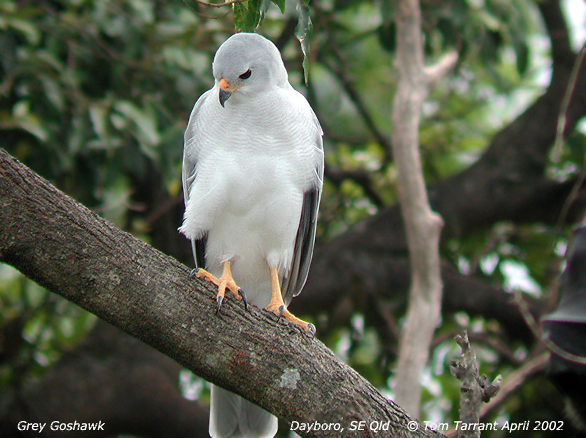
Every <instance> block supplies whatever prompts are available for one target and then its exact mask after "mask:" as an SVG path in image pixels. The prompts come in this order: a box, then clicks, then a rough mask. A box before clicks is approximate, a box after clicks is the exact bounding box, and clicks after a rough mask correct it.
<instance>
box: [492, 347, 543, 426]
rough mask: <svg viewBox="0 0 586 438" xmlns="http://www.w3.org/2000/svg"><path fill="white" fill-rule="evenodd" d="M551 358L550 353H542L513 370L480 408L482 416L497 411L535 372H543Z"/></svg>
mask: <svg viewBox="0 0 586 438" xmlns="http://www.w3.org/2000/svg"><path fill="white" fill-rule="evenodd" d="M548 360H549V354H548V353H541V354H540V355H539V356H537V357H535V358H533V359H531V360H528V361H526V362H525V363H524V364H523V366H521V367H520V368H519V369H517V370H515V371H514V372H512V373H511V374H510V375H509V376H507V378H506V379H505V380H504V381H503V383H502V385H501V389H500V391H499V393H498V394H497V395H496V396H495V397H494V398H493V399H492V400H490V402H488V403H487V404H484V405H482V408H481V409H480V418H486V417H487V416H489V415H490V414H491V413H493V412H495V410H496V409H498V408H499V407H500V406H501V405H502V404H503V403H504V402H505V401H507V399H508V398H509V397H510V396H511V395H512V394H514V393H515V392H516V391H517V390H518V389H519V388H521V387H522V386H523V385H524V384H525V383H526V382H527V380H529V379H530V378H531V377H533V376H534V375H535V374H537V373H539V372H542V371H543V370H544V369H545V366H546V365H547V362H548Z"/></svg>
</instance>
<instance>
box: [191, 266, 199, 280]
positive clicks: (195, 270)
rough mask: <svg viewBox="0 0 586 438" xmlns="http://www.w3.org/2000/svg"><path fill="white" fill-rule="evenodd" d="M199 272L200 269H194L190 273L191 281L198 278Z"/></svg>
mask: <svg viewBox="0 0 586 438" xmlns="http://www.w3.org/2000/svg"><path fill="white" fill-rule="evenodd" d="M198 272H199V268H194V269H192V270H191V271H190V272H189V279H190V280H193V279H194V278H196V277H197V273H198Z"/></svg>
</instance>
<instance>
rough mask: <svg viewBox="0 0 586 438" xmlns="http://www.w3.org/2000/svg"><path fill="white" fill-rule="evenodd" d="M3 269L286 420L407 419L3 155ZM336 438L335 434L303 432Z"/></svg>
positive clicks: (340, 367)
mask: <svg viewBox="0 0 586 438" xmlns="http://www.w3.org/2000/svg"><path fill="white" fill-rule="evenodd" d="M0 208H1V210H2V215H1V216H0V260H1V261H3V262H5V263H8V264H11V265H13V266H14V267H16V268H17V269H19V270H20V271H21V272H22V273H24V274H25V275H26V276H27V277H29V278H31V279H33V280H35V281H36V282H37V283H39V284H40V285H42V286H44V287H45V288H47V289H48V290H50V291H53V292H55V293H58V294H60V295H62V296H63V297H65V298H67V299H68V300H70V301H72V302H74V303H76V304H78V305H79V306H81V307H83V308H84V309H86V310H88V311H90V312H92V313H94V314H96V315H97V316H99V317H100V318H102V319H104V320H105V321H108V322H110V323H111V324H113V325H114V326H116V327H118V328H120V329H122V330H124V331H125V332H127V333H129V334H131V335H133V336H135V337H137V338H139V339H141V340H142V341H144V342H146V343H147V344H149V345H151V346H153V347H155V348H156V349H157V350H159V351H161V352H163V353H164V354H166V355H168V356H169V357H171V358H173V359H175V360H176V361H177V362H178V363H180V364H182V365H184V366H186V367H187V368H189V369H190V370H192V371H193V372H195V373H196V374H198V375H200V376H202V377H203V378H205V379H206V380H208V381H210V382H212V383H215V384H217V385H220V386H222V387H225V388H227V389H229V390H230V391H233V392H235V393H237V394H240V395H242V396H244V397H246V398H248V399H249V400H251V401H253V402H255V403H257V404H259V405H260V406H262V407H263V408H265V409H267V410H269V411H271V412H273V413H274V414H276V415H278V416H280V417H282V418H285V419H286V420H287V421H289V422H292V421H298V422H300V423H306V424H310V423H312V424H313V423H314V422H319V423H339V424H340V427H343V428H345V432H344V436H374V435H375V433H374V432H372V431H370V430H366V431H361V432H351V431H350V430H349V427H350V422H351V421H366V422H368V423H370V422H372V421H380V422H389V425H390V427H391V433H392V435H393V436H432V435H433V434H432V433H431V432H429V431H425V430H423V429H419V430H418V431H416V432H411V431H408V430H407V427H406V426H407V423H408V422H409V421H410V419H409V416H408V415H407V414H406V413H405V412H404V411H403V410H402V409H401V408H400V407H399V406H397V405H396V404H394V403H393V402H392V401H390V400H387V399H386V398H385V397H383V396H382V395H381V394H380V393H379V392H378V391H377V390H376V389H375V388H374V387H373V386H372V385H371V384H370V383H368V382H367V381H365V380H364V379H363V378H362V377H360V375H358V374H357V373H356V372H355V371H354V370H352V369H351V368H350V367H348V366H347V365H346V364H344V363H343V362H342V361H341V360H339V359H338V358H337V357H336V356H335V355H334V354H333V353H332V352H331V351H330V350H328V349H327V348H326V347H325V346H324V345H323V344H322V343H321V342H319V341H318V340H317V339H311V338H309V337H308V336H306V335H305V334H304V333H301V332H300V331H299V329H298V328H297V327H296V326H294V325H292V324H290V323H288V322H285V321H277V320H276V318H273V317H272V316H271V314H269V313H267V312H265V311H263V310H261V309H258V308H256V307H254V306H250V310H249V311H248V312H246V311H244V309H243V306H242V304H241V303H238V302H235V301H234V300H227V301H226V302H225V304H224V306H223V307H222V311H221V313H220V314H219V315H216V314H215V312H214V309H215V306H214V302H215V301H214V297H215V293H214V291H213V289H212V288H211V287H210V286H209V285H208V284H206V283H204V282H202V281H199V280H191V279H190V278H189V269H188V268H187V267H185V266H183V265H181V264H180V263H178V262H177V261H176V260H175V259H173V258H171V257H169V256H166V255H164V254H162V253H160V252H159V251H157V250H155V249H154V248H152V247H150V246H149V245H147V244H146V243H144V242H141V241H139V240H137V239H135V238H134V237H132V236H131V235H130V234H128V233H125V232H123V231H121V230H118V229H117V228H115V227H113V226H112V225H111V224H109V223H107V222H106V221H104V220H103V219H101V218H100V217H99V216H97V215H96V214H94V213H92V212H91V211H89V210H87V209H86V208H84V207H83V206H81V205H80V204H78V203H76V202H75V201H74V200H72V199H71V198H69V197H67V196H66V195H64V194H63V193H61V192H59V191H58V190H57V189H56V188H54V187H53V186H51V185H50V184H49V183H48V182H47V181H45V180H43V179H42V178H40V177H39V176H37V175H36V174H34V173H33V172H32V171H30V170H29V169H28V168H26V167H25V166H23V165H22V164H20V163H19V162H18V161H17V160H16V159H14V158H12V157H11V156H10V155H8V154H7V153H6V152H5V151H3V150H0ZM302 435H303V436H307V437H338V436H340V432H339V431H336V430H333V431H332V430H331V429H330V430H325V431H324V430H319V431H311V432H307V433H302Z"/></svg>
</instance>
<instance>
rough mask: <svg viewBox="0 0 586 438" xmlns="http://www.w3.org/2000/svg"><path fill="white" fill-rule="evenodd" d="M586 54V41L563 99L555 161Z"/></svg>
mask: <svg viewBox="0 0 586 438" xmlns="http://www.w3.org/2000/svg"><path fill="white" fill-rule="evenodd" d="M585 54H586V43H584V45H583V46H582V49H581V50H580V53H579V54H578V57H577V58H576V62H575V63H574V66H573V67H572V73H571V74H570V79H569V81H568V87H567V88H566V92H565V94H564V99H563V100H562V105H561V107H560V114H559V116H558V122H557V128H556V135H555V143H554V146H553V151H552V154H551V159H552V161H554V162H556V163H557V162H559V161H560V159H561V155H562V149H563V147H564V131H565V129H566V120H567V114H568V108H569V107H570V100H571V99H572V95H573V94H574V88H575V87H576V82H577V81H578V72H579V71H580V67H581V66H582V61H583V60H584V55H585Z"/></svg>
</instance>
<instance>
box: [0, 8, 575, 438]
mask: <svg viewBox="0 0 586 438" xmlns="http://www.w3.org/2000/svg"><path fill="white" fill-rule="evenodd" d="M252 3H253V2H250V4H249V5H248V6H249V7H252ZM296 5H297V4H296V2H295V1H287V3H286V8H285V12H284V13H282V12H281V11H280V10H279V8H278V7H277V6H275V5H271V6H270V7H269V8H268V10H267V12H266V14H265V18H264V21H263V22H262V24H261V26H260V27H259V29H258V30H257V31H258V32H259V33H261V34H263V35H265V36H267V37H269V38H270V39H271V40H272V41H274V42H275V43H276V44H277V46H278V47H279V49H280V50H281V52H282V54H283V58H284V60H285V64H286V66H287V69H288V71H289V79H290V82H291V83H292V85H293V86H294V87H295V88H296V89H298V90H299V91H301V92H302V93H303V94H304V95H306V96H307V98H308V100H309V101H310V103H311V104H312V106H313V108H314V110H315V112H316V114H317V116H318V118H319V119H320V122H321V124H322V127H323V129H324V131H325V150H326V177H325V187H324V193H323V196H322V204H321V210H320V218H319V229H318V240H317V244H316V252H315V254H314V262H313V265H312V270H311V272H310V277H309V280H308V283H307V285H306V288H305V290H304V292H303V294H302V295H300V296H299V297H298V298H297V299H296V300H294V301H293V304H292V306H291V309H292V311H293V312H294V313H295V314H297V315H298V316H300V317H303V318H304V319H306V320H310V321H312V322H313V323H314V324H315V325H316V327H317V330H318V331H317V333H318V335H317V336H318V338H319V339H320V340H322V341H323V342H325V343H326V344H327V345H328V346H329V347H330V348H331V349H332V350H333V351H334V352H335V353H336V354H337V355H338V356H340V357H341V358H343V359H344V360H345V361H347V362H348V363H349V364H350V365H351V366H352V367H353V368H355V369H356V370H357V371H358V372H360V373H361V374H362V375H363V376H364V377H365V378H367V379H368V380H369V381H370V382H372V383H373V384H374V385H375V386H377V387H378V388H379V389H380V390H381V391H382V392H383V393H384V394H385V395H387V396H388V397H391V398H392V396H393V387H394V365H395V360H396V352H397V345H398V337H399V335H400V330H401V324H402V320H403V316H404V312H405V308H406V296H407V291H408V287H409V259H408V254H407V246H406V242H405V239H404V231H403V224H402V219H401V215H400V208H399V206H398V205H397V204H396V202H397V199H398V194H397V184H396V167H395V165H394V163H393V157H392V153H391V147H390V135H391V132H392V126H391V108H392V100H393V96H394V91H395V81H396V68H395V66H394V59H395V52H394V50H395V24H394V15H395V11H394V9H393V5H392V2H371V1H367V0H325V1H319V2H318V1H313V2H311V3H310V12H311V19H312V21H313V32H312V34H311V39H310V46H311V51H310V52H309V56H308V63H307V65H308V67H309V70H308V71H309V82H308V84H306V83H305V81H304V72H303V68H302V62H303V53H302V51H301V48H300V45H299V42H298V40H297V39H296V38H295V27H296V25H297V20H298V11H297V10H296ZM421 8H422V14H423V32H424V36H425V53H426V56H427V62H428V63H430V64H431V63H433V62H434V61H437V60H439V59H440V58H441V56H442V55H444V54H445V53H447V52H448V51H456V52H457V53H458V56H459V60H458V64H457V66H456V68H455V69H454V70H453V71H452V72H450V73H449V74H448V75H447V76H446V77H445V78H443V80H441V81H440V82H439V83H438V84H437V86H436V87H435V88H434V90H433V91H432V93H431V95H430V96H429V98H428V99H427V101H426V103H425V105H424V113H423V117H422V121H421V130H420V147H421V158H422V161H423V166H424V171H425V176H426V182H427V184H428V187H429V194H430V199H431V202H432V206H433V208H434V209H435V210H436V211H438V212H439V213H440V214H441V215H442V217H443V219H444V221H445V227H444V230H443V234H442V242H441V255H442V258H443V265H442V267H443V277H444V285H445V289H444V301H443V312H442V321H441V326H439V327H438V330H437V332H436V336H435V340H434V343H433V345H432V349H433V350H432V352H431V361H430V363H429V364H428V366H427V368H426V372H425V374H424V376H422V379H421V384H422V387H423V399H422V400H423V401H422V403H423V404H422V409H421V418H420V419H421V420H427V421H434V422H440V421H441V422H452V421H453V420H457V419H458V406H459V405H458V403H459V382H458V381H457V380H456V379H454V378H453V377H452V376H451V374H450V373H449V364H450V361H451V360H453V359H454V358H456V357H457V355H458V354H459V351H460V349H459V347H458V346H457V345H456V344H455V342H453V336H454V335H455V334H457V333H459V332H461V331H462V330H463V329H467V330H468V332H469V336H470V340H471V342H472V344H473V346H474V347H475V349H476V352H477V355H478V359H479V361H480V364H481V373H486V374H488V375H489V376H490V377H492V378H494V377H496V375H497V374H502V375H503V378H504V384H505V387H504V389H505V390H504V391H503V396H502V397H500V398H498V399H497V400H494V401H493V403H492V404H491V405H489V406H488V407H487V408H486V409H485V411H484V412H483V415H484V416H483V419H482V421H486V422H489V421H501V422H504V421H507V420H508V421H515V422H522V421H526V420H541V421H544V420H545V421H550V420H551V421H565V423H564V429H563V430H564V432H563V434H564V435H563V436H569V437H571V436H583V435H580V434H581V432H579V428H580V423H581V424H582V427H583V426H584V424H585V421H584V416H586V415H585V413H586V407H585V405H582V406H581V408H580V405H579V404H578V405H576V403H574V405H573V406H574V408H571V409H570V410H568V409H567V406H569V405H568V404H567V403H566V402H565V401H564V396H563V395H562V394H561V393H560V392H559V391H558V390H557V389H556V387H555V386H554V385H553V384H552V383H551V382H550V380H549V379H548V378H547V375H546V370H547V361H548V356H547V350H546V348H545V347H544V346H543V345H542V344H541V343H540V342H538V341H537V340H536V338H535V336H534V334H533V333H532V332H531V331H530V330H529V329H528V328H527V325H526V323H525V321H524V319H523V316H522V315H521V313H520V312H519V309H518V306H517V305H516V304H515V302H514V297H513V292H514V291H518V292H519V291H520V292H521V294H522V297H523V300H524V302H525V303H527V304H528V306H529V308H530V309H531V312H532V313H533V315H534V316H535V318H540V317H541V316H543V315H546V314H548V313H550V312H552V311H553V310H554V309H555V308H556V306H557V303H558V301H559V295H560V288H559V276H560V273H561V272H562V270H563V268H564V254H565V252H566V247H567V245H568V240H569V238H570V235H571V230H572V229H573V228H574V227H575V226H576V224H578V223H580V222H581V221H582V220H583V216H584V208H585V206H586V192H585V189H584V187H583V182H584V181H583V179H584V174H583V168H584V165H583V163H584V153H585V149H586V119H585V116H586V67H584V66H582V68H581V69H579V70H576V71H575V73H576V74H575V75H574V76H572V69H573V67H574V66H575V64H576V61H577V59H578V53H579V51H580V49H581V47H582V45H583V44H584V41H585V39H586V4H585V3H584V2H583V1H580V0H562V1H557V0H542V1H533V0H517V1H514V2H508V1H502V0H449V1H436V0H422V2H421ZM233 32H234V17H233V15H232V13H231V12H230V8H227V7H224V8H212V7H207V6H205V5H202V4H200V3H197V2H195V1H193V0H184V1H179V0H175V1H169V0H167V1H164V0H61V1H57V0H0V147H2V148H4V149H5V150H7V151H8V152H9V153H10V154H12V155H13V156H15V157H16V158H18V159H19V160H21V161H22V162H24V163H25V164H26V165H27V166H29V167H30V168H32V169H33V170H34V171H35V172H37V173H39V174H40V175H41V176H43V177H44V178H46V179H48V180H49V181H50V182H51V183H53V184H54V185H56V186H57V187H58V188H60V189H61V190H62V191H64V192H66V193H67V194H69V195H70V196H72V197H73V198H75V199H76V200H77V201H79V202H81V203H83V204H84V205H86V206H87V207H88V208H90V209H92V210H93V211H95V212H97V213H98V214H100V215H101V216H103V217H104V218H106V219H108V220H109V221H111V222H112V223H114V224H115V225H116V226H118V227H120V228H122V229H124V230H126V231H128V232H130V233H132V234H133V235H135V236H137V237H138V238H140V239H142V240H144V241H146V242H148V243H150V244H151V245H153V246H155V247H156V248H158V249H159V250H161V251H163V252H165V253H167V254H170V255H172V256H173V257H175V258H177V259H178V260H180V261H181V262H183V263H185V264H186V265H188V266H193V261H192V255H191V248H190V245H189V243H188V241H187V240H186V239H185V238H184V237H183V236H181V235H180V234H179V233H178V232H177V228H178V227H179V226H180V224H181V219H182V214H183V194H182V189H181V158H182V151H183V132H184V130H185V127H186V124H187V120H188V118H189V114H190V112H191V109H192V107H193V104H194V103H195V101H196V100H197V98H198V97H199V96H200V94H202V93H203V92H204V91H206V90H207V89H209V88H211V86H212V85H213V77H212V75H211V62H212V58H213V54H214V52H215V50H216V49H217V48H218V46H219V45H220V44H221V43H222V42H223V41H224V40H225V39H226V38H227V37H228V36H229V35H231V34H232V33H233ZM569 84H574V89H573V95H572V98H571V99H570V100H569V101H568V102H567V105H565V106H563V105H562V104H563V102H564V96H565V94H566V90H567V89H568V85H569ZM560 108H562V112H563V114H564V115H565V116H566V117H565V120H564V121H563V124H562V126H565V130H561V131H563V133H564V136H563V138H562V137H559V136H558V137H557V140H558V146H557V147H556V148H554V143H555V142H556V132H557V131H556V129H557V126H558V117H559V114H560ZM0 214H2V212H1V210H0ZM585 319H586V318H585ZM579 372H580V367H578V373H579ZM506 385H508V386H506ZM208 399H209V387H208V384H207V383H206V382H205V381H203V380H201V379H199V378H198V377H196V376H194V375H192V374H191V373H189V372H188V371H186V370H182V369H181V368H180V367H179V365H177V364H175V363H174V362H173V361H171V360H170V359H168V358H166V357H165V356H163V355H161V354H160V353H158V352H156V351H154V350H152V349H151V348H150V347H147V346H145V345H143V344H141V343H140V342H139V341H137V340H135V339H133V338H130V337H129V336H128V335H125V334H124V333H122V332H119V331H118V330H116V329H114V328H112V327H111V326H109V325H108V324H107V323H105V322H100V321H98V320H97V319H96V318H95V317H94V316H92V315H91V314H88V313H86V312H85V311H83V310H81V309H80V308H78V307H76V306H75V305H73V304H71V303H68V302H67V301H65V300H63V299H62V298H60V297H58V296H56V295H53V294H51V293H50V292H48V291H46V290H44V289H42V288H41V287H40V286H38V285H36V284H35V283H33V282H31V281H29V280H27V279H26V278H25V277H24V276H22V275H21V274H20V273H19V272H17V271H16V270H14V269H13V268H11V267H9V266H7V265H0V436H2V437H4V436H6V437H10V436H26V432H22V431H18V430H17V428H16V424H17V423H18V421H20V420H27V421H37V422H49V423H50V422H51V421H54V420H59V421H63V422H67V421H74V420H77V421H99V420H100V421H103V422H105V423H106V426H107V427H106V432H104V434H103V435H104V436H106V435H107V436H119V437H122V436H136V437H184V436H185V437H199V436H202V437H205V436H207V403H208ZM576 406H578V407H577V408H576ZM568 412H569V413H570V417H571V418H573V419H574V421H573V422H571V421H570V420H569V418H570V417H569V416H568ZM280 429H281V432H280V435H279V436H281V437H286V436H290V433H289V432H288V427H287V425H286V424H283V425H282V427H281V428H280ZM32 434H33V433H31V435H32ZM57 434H59V433H57ZM90 434H91V436H93V437H95V436H101V434H100V433H98V432H91V433H89V434H87V435H90ZM35 435H36V436H38V433H35ZM554 435H555V436H560V432H559V431H551V430H545V431H530V432H523V433H519V434H516V433H513V434H509V433H508V432H507V431H501V432H498V431H497V432H486V433H484V434H483V436H486V437H500V436H533V437H549V436H554ZM42 436H51V435H50V433H46V432H44V433H43V434H42ZM68 436H70V437H71V436H86V435H84V434H83V433H81V432H80V433H79V434H78V435H75V434H74V433H69V434H68ZM291 436H292V434H291Z"/></svg>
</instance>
